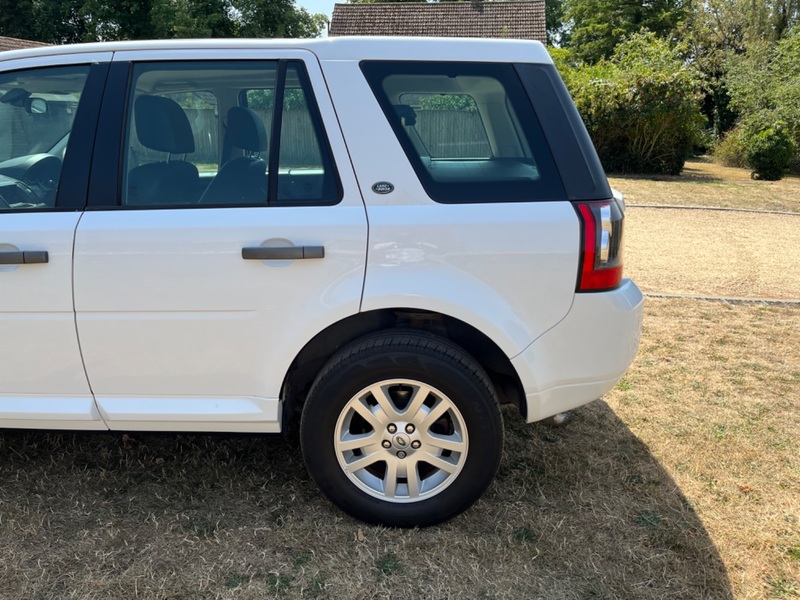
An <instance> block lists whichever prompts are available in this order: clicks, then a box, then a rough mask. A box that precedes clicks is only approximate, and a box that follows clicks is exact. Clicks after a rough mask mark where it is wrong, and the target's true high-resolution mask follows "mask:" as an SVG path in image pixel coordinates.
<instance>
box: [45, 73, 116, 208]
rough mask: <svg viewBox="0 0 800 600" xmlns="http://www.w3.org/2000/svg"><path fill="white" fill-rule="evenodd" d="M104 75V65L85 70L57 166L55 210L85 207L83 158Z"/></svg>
mask: <svg viewBox="0 0 800 600" xmlns="http://www.w3.org/2000/svg"><path fill="white" fill-rule="evenodd" d="M108 71H109V63H108V62H102V63H93V64H92V65H91V66H90V68H89V75H88V77H87V79H86V83H85V84H84V86H83V91H82V92H81V99H80V102H79V103H78V110H77V111H76V113H75V120H74V121H73V122H72V129H71V131H70V134H69V142H68V143H67V150H66V152H65V154H64V163H63V165H62V166H61V175H60V177H59V183H58V192H57V195H56V202H55V210H64V211H79V210H83V209H84V207H85V206H86V201H87V194H88V189H89V176H90V164H89V160H87V158H88V157H90V156H91V155H92V150H93V148H94V141H95V134H96V132H97V128H98V121H99V113H100V105H101V102H102V98H103V90H104V89H105V86H106V80H107V77H108Z"/></svg>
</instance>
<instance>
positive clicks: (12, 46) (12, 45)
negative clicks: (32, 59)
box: [0, 35, 47, 52]
mask: <svg viewBox="0 0 800 600" xmlns="http://www.w3.org/2000/svg"><path fill="white" fill-rule="evenodd" d="M35 46H47V44H43V43H42V42H32V41H31V40H20V39H17V38H12V37H5V36H3V35H0V52H3V51H5V50H21V49H22V48H33V47H35Z"/></svg>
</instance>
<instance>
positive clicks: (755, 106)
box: [725, 30, 800, 179]
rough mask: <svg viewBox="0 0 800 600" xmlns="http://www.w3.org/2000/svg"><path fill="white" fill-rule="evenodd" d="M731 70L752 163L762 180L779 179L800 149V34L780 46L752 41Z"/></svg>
mask: <svg viewBox="0 0 800 600" xmlns="http://www.w3.org/2000/svg"><path fill="white" fill-rule="evenodd" d="M726 67H727V75H726V77H725V83H726V85H727V87H728V89H729V90H730V96H731V106H732V107H733V108H735V109H736V110H738V111H739V113H740V115H741V122H742V127H741V135H742V136H743V144H744V146H745V147H746V148H747V153H746V157H747V164H748V166H749V167H750V168H752V169H753V172H754V173H755V175H756V176H758V177H760V178H763V179H774V178H778V179H779V178H780V177H781V176H782V175H783V173H784V170H785V168H786V166H787V164H788V163H789V162H791V159H792V156H790V157H789V158H788V159H785V154H786V152H789V151H790V150H791V149H793V152H794V153H796V152H797V149H798V148H800V30H798V31H795V32H794V33H792V34H791V35H787V36H786V37H784V38H783V39H782V40H780V41H779V42H777V43H769V42H764V41H754V42H751V43H749V44H747V52H746V54H744V55H739V56H732V57H731V58H730V59H729V60H728V61H727V63H726ZM786 138H788V141H789V142H790V143H787V142H786Z"/></svg>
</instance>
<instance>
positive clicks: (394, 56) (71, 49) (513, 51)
mask: <svg viewBox="0 0 800 600" xmlns="http://www.w3.org/2000/svg"><path fill="white" fill-rule="evenodd" d="M237 49H238V50H258V49H264V50H270V49H302V50H308V51H310V52H313V53H314V54H316V55H317V57H318V58H319V59H320V60H370V59H374V60H461V61H481V62H526V63H551V62H552V60H551V59H550V56H549V55H548V54H547V50H545V47H544V46H543V45H542V44H541V42H537V41H533V40H498V39H486V38H434V37H381V36H353V37H348V36H342V37H334V38H323V39H246V38H236V39H200V40H141V41H126V42H97V43H91V44H70V45H65V46H42V47H37V48H26V49H23V50H11V51H8V52H0V61H7V60H14V59H20V58H35V57H46V56H64V55H68V54H84V53H96V52H127V51H137V50H147V51H154V50H155V51H158V50H237Z"/></svg>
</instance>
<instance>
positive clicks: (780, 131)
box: [742, 113, 796, 181]
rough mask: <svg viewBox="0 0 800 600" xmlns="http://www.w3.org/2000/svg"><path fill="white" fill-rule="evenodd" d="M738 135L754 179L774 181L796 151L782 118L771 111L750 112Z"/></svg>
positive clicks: (781, 173) (780, 174) (783, 171)
mask: <svg viewBox="0 0 800 600" xmlns="http://www.w3.org/2000/svg"><path fill="white" fill-rule="evenodd" d="M742 139H743V142H744V146H745V148H746V157H747V164H748V166H750V168H752V169H753V178H754V179H766V180H769V181H776V180H778V179H781V178H782V177H783V175H784V174H785V173H786V170H787V169H788V167H789V163H790V162H791V160H792V157H793V156H794V154H795V151H796V147H795V144H794V140H793V139H792V135H791V134H790V132H789V129H788V127H787V126H786V123H785V122H783V121H781V120H780V119H778V118H777V116H776V115H775V114H773V113H760V114H758V115H754V116H753V117H751V118H750V119H748V121H746V122H745V125H744V132H743V134H742Z"/></svg>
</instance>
